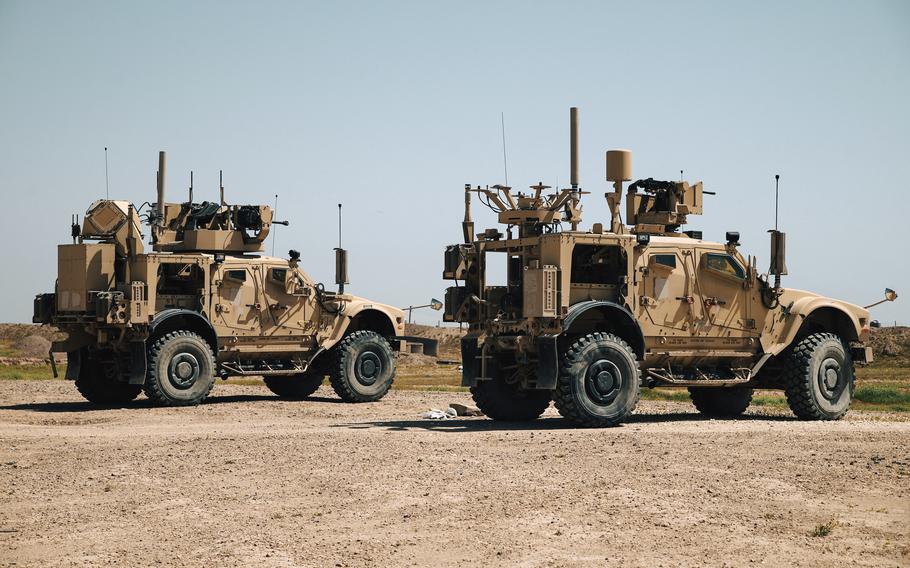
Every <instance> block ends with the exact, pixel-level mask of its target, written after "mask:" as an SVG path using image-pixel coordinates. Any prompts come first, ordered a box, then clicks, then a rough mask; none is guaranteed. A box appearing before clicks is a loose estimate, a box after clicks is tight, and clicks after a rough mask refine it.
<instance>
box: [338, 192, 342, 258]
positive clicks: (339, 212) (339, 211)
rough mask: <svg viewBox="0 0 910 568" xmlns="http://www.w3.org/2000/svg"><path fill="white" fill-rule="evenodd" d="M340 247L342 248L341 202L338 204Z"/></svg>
mask: <svg viewBox="0 0 910 568" xmlns="http://www.w3.org/2000/svg"><path fill="white" fill-rule="evenodd" d="M338 248H341V203H339V204H338Z"/></svg>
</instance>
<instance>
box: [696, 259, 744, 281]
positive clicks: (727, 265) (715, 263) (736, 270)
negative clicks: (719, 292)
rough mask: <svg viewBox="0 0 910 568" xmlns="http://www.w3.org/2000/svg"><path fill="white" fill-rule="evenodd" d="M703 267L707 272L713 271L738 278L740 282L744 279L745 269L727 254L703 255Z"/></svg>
mask: <svg viewBox="0 0 910 568" xmlns="http://www.w3.org/2000/svg"><path fill="white" fill-rule="evenodd" d="M705 265H706V266H707V267H708V269H709V270H715V271H717V272H720V273H721V274H726V275H727V276H732V277H734V278H739V279H740V280H743V279H745V278H746V269H745V268H743V267H742V266H740V264H739V263H738V262H736V260H735V259H734V258H733V257H732V256H730V255H728V254H714V253H707V254H705Z"/></svg>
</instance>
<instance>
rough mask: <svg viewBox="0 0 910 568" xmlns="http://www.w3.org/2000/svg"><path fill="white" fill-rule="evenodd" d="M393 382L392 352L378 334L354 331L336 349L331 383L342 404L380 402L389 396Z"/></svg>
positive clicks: (393, 362)
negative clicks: (343, 402)
mask: <svg viewBox="0 0 910 568" xmlns="http://www.w3.org/2000/svg"><path fill="white" fill-rule="evenodd" d="M394 379H395V358H394V356H393V355H392V348H391V347H389V343H388V341H386V340H385V339H384V338H383V337H382V336H381V335H379V334H378V333H376V332H375V331H355V332H354V333H352V334H350V335H348V336H347V337H345V338H344V339H342V340H341V341H340V342H339V343H338V345H336V346H335V363H334V365H333V366H332V372H331V374H330V375H329V382H330V383H331V384H332V388H333V389H335V392H336V393H337V394H338V396H340V397H341V399H342V400H343V401H345V402H373V401H376V400H379V399H380V398H382V397H384V396H385V393H387V392H389V388H391V386H392V381H393V380H394Z"/></svg>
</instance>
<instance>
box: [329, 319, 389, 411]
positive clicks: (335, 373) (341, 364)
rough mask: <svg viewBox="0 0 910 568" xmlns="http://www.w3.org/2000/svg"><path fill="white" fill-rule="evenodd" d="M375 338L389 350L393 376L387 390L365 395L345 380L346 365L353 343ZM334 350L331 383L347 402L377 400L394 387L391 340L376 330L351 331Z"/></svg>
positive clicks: (336, 392)
mask: <svg viewBox="0 0 910 568" xmlns="http://www.w3.org/2000/svg"><path fill="white" fill-rule="evenodd" d="M373 338H376V339H378V340H379V341H381V342H382V344H383V345H384V346H385V348H386V349H387V350H388V352H389V359H390V360H391V361H392V378H391V380H389V384H387V385H386V388H385V390H383V391H382V392H381V393H379V394H377V395H372V396H368V397H365V396H363V395H361V394H359V393H357V392H355V391H354V390H353V389H352V388H351V386H350V385H349V384H348V382H347V381H346V380H345V378H344V375H345V367H346V365H347V356H348V353H349V349H350V347H351V346H352V345H356V344H357V343H360V342H362V341H365V340H366V339H373ZM333 350H334V351H335V353H334V356H335V359H334V362H333V364H332V367H331V372H330V373H329V384H331V385H332V389H334V390H335V394H337V395H338V396H339V397H341V400H343V401H345V402H375V401H377V400H379V399H381V398H382V397H384V396H385V395H386V393H388V392H389V389H390V388H392V383H393V382H395V371H396V369H395V355H394V354H393V353H392V348H391V346H389V342H388V341H386V339H385V338H384V337H383V336H381V335H379V334H378V333H376V332H375V331H369V330H360V331H355V332H354V333H351V334H350V335H348V336H346V337H345V338H344V339H342V340H341V341H339V342H338V344H337V345H336V346H335V347H334V348H333Z"/></svg>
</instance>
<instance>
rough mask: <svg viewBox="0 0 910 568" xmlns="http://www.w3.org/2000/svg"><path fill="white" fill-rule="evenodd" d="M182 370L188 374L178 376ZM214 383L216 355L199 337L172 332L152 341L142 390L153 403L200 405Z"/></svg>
mask: <svg viewBox="0 0 910 568" xmlns="http://www.w3.org/2000/svg"><path fill="white" fill-rule="evenodd" d="M184 363H185V364H186V365H184ZM187 369H188V370H187ZM181 372H185V373H189V375H188V376H186V377H181ZM214 384H215V355H214V354H212V348H211V346H210V345H209V344H208V343H207V342H206V341H205V340H204V339H203V338H202V337H200V336H199V335H197V334H195V333H193V332H191V331H172V332H171V333H168V334H167V335H165V336H163V337H160V338H158V339H156V340H155V341H153V342H152V344H151V347H150V348H149V350H148V372H147V374H146V377H145V387H144V389H145V395H146V396H147V397H149V399H150V400H151V401H152V402H153V403H155V404H157V405H159V406H192V405H195V404H199V403H200V402H202V401H203V400H205V398H206V397H207V396H208V395H209V393H210V392H211V391H212V387H213V386H214Z"/></svg>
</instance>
